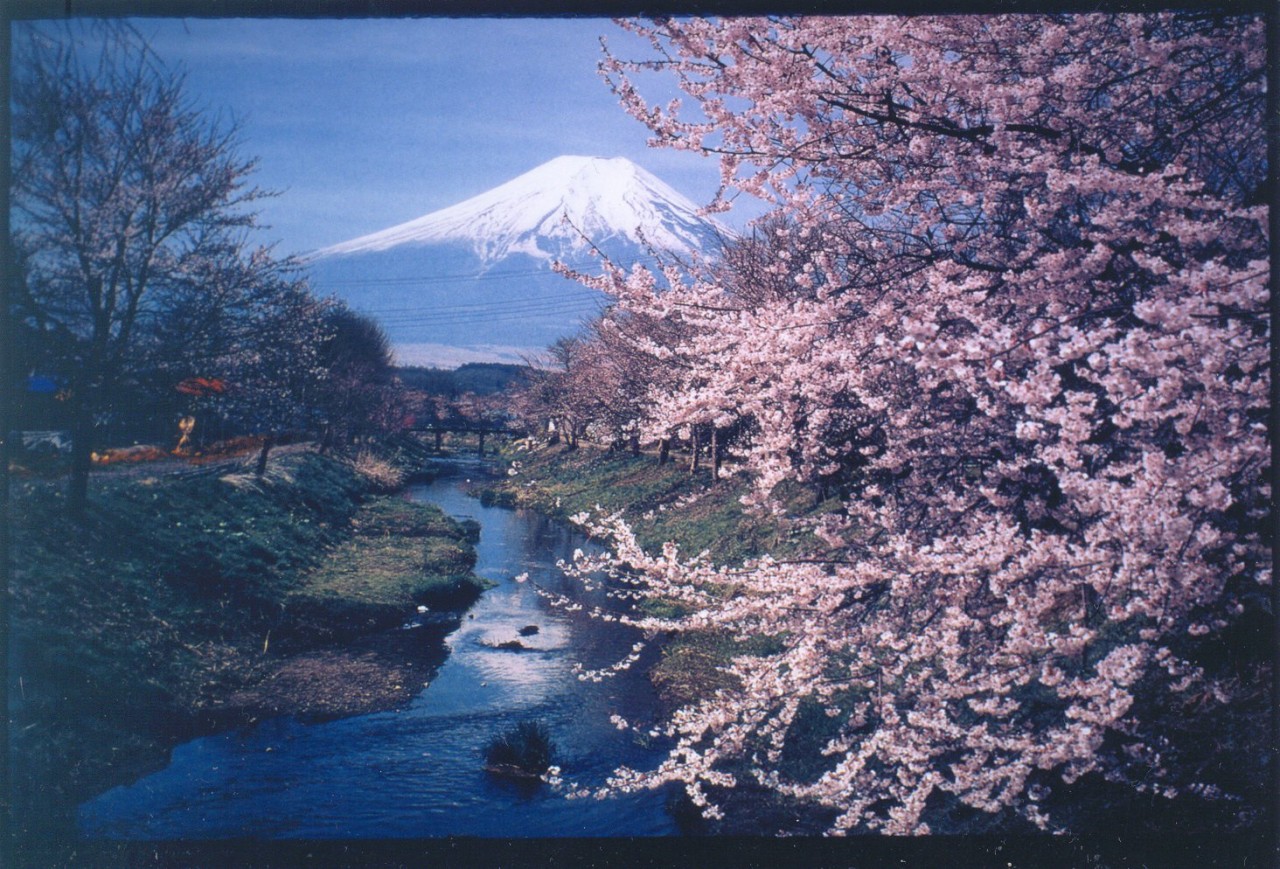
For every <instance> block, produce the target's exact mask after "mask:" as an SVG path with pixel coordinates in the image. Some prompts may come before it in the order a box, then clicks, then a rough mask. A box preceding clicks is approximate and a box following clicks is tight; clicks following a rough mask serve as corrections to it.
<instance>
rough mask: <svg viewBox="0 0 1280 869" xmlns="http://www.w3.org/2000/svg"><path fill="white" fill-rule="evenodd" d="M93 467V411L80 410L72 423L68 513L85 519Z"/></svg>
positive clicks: (85, 408)
mask: <svg viewBox="0 0 1280 869" xmlns="http://www.w3.org/2000/svg"><path fill="white" fill-rule="evenodd" d="M92 467H93V411H92V410H90V409H89V408H87V407H81V408H78V409H77V410H76V412H75V418H74V419H73V420H72V423H71V478H70V480H68V482H67V512H68V513H69V514H70V515H71V516H72V517H73V518H76V519H81V518H83V517H84V511H85V506H86V505H87V504H88V502H89V470H90V468H92Z"/></svg>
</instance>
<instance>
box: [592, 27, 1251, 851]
mask: <svg viewBox="0 0 1280 869" xmlns="http://www.w3.org/2000/svg"><path fill="white" fill-rule="evenodd" d="M623 26H624V27H626V28H627V29H628V30H630V31H631V32H632V33H635V34H638V35H639V36H641V37H643V38H644V39H646V40H647V41H648V43H649V45H650V46H651V47H652V51H653V54H652V56H651V57H649V58H644V59H640V60H629V59H622V58H618V57H615V56H614V55H612V54H608V53H606V57H605V60H604V62H603V64H602V70H603V74H604V75H605V77H606V79H607V80H608V82H609V83H610V85H611V86H612V87H613V89H614V91H615V92H616V93H617V95H618V96H619V98H620V99H621V101H622V103H623V105H624V106H625V107H626V108H627V110H628V111H630V112H631V113H632V114H633V115H634V116H635V117H636V118H638V119H639V120H641V121H642V122H644V123H645V124H647V125H648V126H649V128H650V129H651V130H652V132H653V141H654V143H655V144H657V145H660V146H664V147H671V148H677V149H684V150H691V151H696V152H701V153H706V154H712V155H715V156H716V157H717V158H718V159H719V160H720V165H721V168H722V179H723V187H722V189H721V192H720V194H719V195H718V196H717V199H716V201H715V202H714V203H713V204H712V208H713V209H714V208H727V207H728V203H729V202H730V201H731V199H732V196H733V195H735V194H737V193H743V192H745V193H747V194H751V195H754V196H758V197H761V198H764V199H766V200H768V201H770V202H773V203H775V204H776V206H777V209H778V211H777V214H776V215H774V217H773V218H772V221H773V222H772V223H771V224H769V225H768V227H767V228H766V231H764V232H762V234H761V240H760V245H759V246H758V247H757V249H756V250H755V251H742V252H741V255H740V256H739V258H738V260H737V261H734V260H733V259H732V258H731V259H730V260H729V261H728V262H727V268H728V269H729V271H730V272H731V273H732V277H731V278H727V276H726V273H725V270H724V268H721V269H720V270H719V271H718V272H717V270H715V269H705V270H692V271H691V270H680V269H676V268H674V267H672V268H669V269H667V270H666V271H665V273H664V275H663V276H662V277H663V279H662V280H657V279H655V276H654V275H653V274H651V273H649V272H648V271H647V270H645V269H636V270H633V271H631V272H629V273H624V272H623V271H621V270H619V269H612V270H609V271H607V272H606V274H605V277H604V278H602V279H601V280H600V281H598V282H597V285H598V286H600V287H602V288H605V289H607V290H608V291H609V292H611V293H612V294H613V295H614V296H615V298H616V300H617V301H616V304H617V307H618V310H619V311H620V312H623V313H629V314H631V315H634V316H637V317H646V318H655V319H672V320H678V321H679V322H680V323H681V324H682V328H683V334H684V336H685V337H684V338H682V340H681V344H680V346H678V347H675V348H672V349H670V350H669V351H667V352H670V353H671V354H673V355H678V356H679V357H680V358H681V359H682V360H685V361H686V362H687V363H688V364H690V365H691V366H692V368H691V369H690V370H688V371H686V372H684V373H683V374H682V376H681V378H680V388H679V389H678V390H677V391H675V392H669V393H666V394H659V393H655V394H653V396H652V397H653V399H654V406H653V408H652V410H651V414H652V419H653V422H652V426H653V427H655V428H656V429H661V428H663V427H671V426H677V425H686V424H688V423H691V422H694V421H702V420H705V419H707V418H712V419H722V418H724V419H727V418H729V417H734V418H750V419H751V420H752V422H753V425H754V427H755V431H754V434H753V437H752V438H751V440H750V443H749V445H747V446H746V448H745V449H744V456H743V460H744V462H745V467H746V469H747V471H748V472H749V473H750V474H751V475H752V478H753V479H754V481H755V484H756V485H755V495H753V496H752V498H751V499H750V500H751V503H752V504H753V505H755V506H758V507H759V508H761V509H768V508H770V507H771V506H773V504H772V502H771V500H770V493H771V492H772V490H773V489H774V487H775V486H777V484H778V483H780V482H782V481H784V480H801V481H807V482H812V483H816V484H817V483H821V482H822V481H823V480H837V481H838V482H839V490H840V491H841V492H842V493H843V494H844V495H845V500H844V505H843V508H842V509H841V510H839V511H838V512H834V513H831V514H828V515H825V516H822V517H821V518H820V519H818V520H816V521H815V522H814V523H813V530H814V531H815V533H816V534H817V535H818V537H819V538H820V539H821V540H822V541H823V542H824V546H825V547H826V548H825V549H824V550H822V551H817V552H814V553H813V554H812V557H811V558H808V559H805V560H802V561H790V562H784V561H779V560H776V559H773V558H769V557H764V558H760V559H757V560H753V561H750V562H748V563H746V564H742V565H731V566H718V565H713V564H708V563H705V562H704V561H702V560H700V559H698V558H693V559H689V558H686V557H683V556H682V555H681V554H680V553H679V552H678V550H677V549H676V548H675V547H674V546H667V547H666V548H665V549H664V550H663V551H662V552H661V553H656V554H655V553H647V552H645V551H643V550H642V549H641V548H640V547H639V546H638V545H637V544H636V543H635V541H634V538H633V537H632V535H631V533H630V530H629V529H628V527H627V526H626V524H625V523H624V522H623V521H622V520H621V519H620V518H618V517H603V518H599V517H597V518H595V519H593V520H586V518H585V517H583V518H584V521H589V522H590V524H591V527H593V528H594V530H595V531H596V532H597V533H599V534H601V535H604V536H607V537H609V538H610V539H612V541H613V544H614V553H613V554H612V555H611V556H608V557H606V560H607V561H609V562H610V564H608V565H605V566H609V567H612V568H615V569H617V568H619V567H625V568H627V569H629V570H631V571H633V572H634V577H635V579H634V580H633V581H634V582H635V583H636V584H637V585H638V586H640V588H641V590H643V591H644V592H645V593H647V594H650V595H655V596H658V597H661V598H666V599H674V600H678V601H680V602H682V603H684V604H685V607H686V608H687V610H688V611H689V612H690V613H692V614H691V615H688V616H686V617H682V618H670V619H659V618H633V619H632V621H634V622H635V623H636V624H638V625H640V626H641V627H643V628H645V629H647V630H650V631H684V630H702V629H706V628H709V627H714V628H717V629H721V630H728V631H730V632H732V633H733V634H734V635H736V636H740V637H747V636H767V637H772V638H774V639H775V640H776V646H777V648H778V649H779V651H777V652H776V653H774V654H763V655H761V654H756V655H742V656H740V657H737V658H735V659H734V660H733V662H732V666H731V674H732V677H733V680H732V683H733V687H731V688H726V689H723V690H720V691H717V692H716V694H715V696H710V697H707V698H705V700H703V701H702V702H700V703H697V704H694V705H692V706H689V707H687V708H684V709H681V710H679V711H678V712H676V713H675V715H674V716H673V717H672V719H671V720H670V721H669V722H668V723H667V724H666V725H664V726H662V727H661V728H659V729H660V730H665V732H666V733H667V734H668V735H669V736H670V737H671V738H673V739H674V740H675V745H674V747H673V749H672V750H671V752H670V755H669V757H668V758H667V760H666V761H664V762H663V763H662V765H661V766H660V767H659V768H658V769H656V770H652V771H636V770H629V769H622V770H619V771H618V772H617V774H616V775H615V777H614V778H613V779H612V780H611V781H610V783H609V786H608V788H606V791H618V790H623V791H625V790H630V789H634V788H640V787H656V786H659V785H661V784H664V783H667V782H681V783H683V785H684V786H685V788H686V790H687V792H688V794H689V795H690V797H691V798H692V799H693V800H694V802H695V803H696V804H698V805H700V806H703V807H704V812H705V813H706V814H708V815H709V816H716V815H718V814H719V813H720V811H721V809H720V808H719V806H718V798H717V795H718V794H723V793H725V792H726V791H727V790H728V789H732V788H733V787H734V786H735V785H740V784H743V783H746V782H750V783H752V784H753V785H755V786H758V787H764V788H768V789H771V790H773V791H776V792H778V793H780V794H783V795H786V796H789V797H793V798H796V799H800V800H803V801H808V802H810V803H813V804H816V805H820V806H824V807H827V809H828V810H829V811H830V812H832V817H833V818H834V820H833V821H832V824H831V830H830V831H831V832H833V833H845V832H849V831H860V830H877V831H885V832H890V833H920V832H926V831H928V830H929V829H931V823H933V824H935V825H936V824H937V823H938V820H939V819H940V818H943V817H945V816H946V815H947V813H948V812H954V811H957V810H959V811H969V812H971V813H974V814H976V815H978V816H981V815H982V814H983V813H987V814H988V815H990V816H999V817H1001V818H1010V817H1020V818H1022V819H1024V820H1025V821H1026V822H1028V823H1031V824H1034V825H1036V826H1038V827H1041V828H1045V829H1065V828H1070V827H1072V826H1073V825H1074V824H1076V823H1088V817H1087V815H1086V814H1083V813H1081V812H1080V811H1079V810H1078V806H1077V805H1075V804H1074V803H1073V802H1072V800H1073V795H1078V794H1079V793H1081V792H1082V791H1081V789H1082V788H1086V787H1087V786H1088V785H1089V784H1090V783H1094V784H1097V786H1098V787H1103V784H1102V783H1105V786H1106V787H1109V788H1112V789H1119V790H1121V791H1127V792H1130V793H1134V794H1147V795H1148V798H1149V797H1150V795H1157V796H1158V797H1163V798H1169V799H1173V798H1177V799H1179V800H1180V801H1181V803H1189V804H1191V805H1193V806H1198V807H1201V808H1202V809H1203V811H1204V812H1205V813H1206V816H1207V815H1208V814H1210V813H1212V812H1218V814H1217V815H1215V817H1218V818H1226V819H1227V820H1225V821H1223V823H1227V824H1237V823H1238V824H1249V823H1257V822H1258V821H1257V813H1258V812H1259V811H1260V810H1261V806H1262V803H1263V800H1264V799H1265V797H1263V796H1261V794H1264V793H1265V788H1266V784H1267V781H1268V778H1267V775H1268V774H1267V773H1266V768H1267V762H1268V761H1267V758H1268V752H1267V749H1266V733H1265V719H1266V714H1267V710H1268V709H1269V701H1268V690H1267V687H1266V686H1268V685H1269V684H1270V681H1271V678H1270V669H1269V668H1270V663H1269V658H1268V655H1267V654H1266V652H1265V649H1266V644H1267V639H1266V638H1267V637H1268V636H1269V635H1270V633H1269V632H1270V630H1271V628H1270V627H1269V626H1270V625H1272V624H1273V621H1272V613H1271V611H1270V592H1269V587H1270V584H1271V576H1270V561H1271V542H1272V541H1271V538H1270V520H1271V517H1270V511H1269V497H1270V492H1269V488H1268V482H1267V481H1268V474H1269V470H1270V466H1269V465H1270V452H1269V449H1270V448H1269V442H1268V436H1267V430H1266V418H1267V408H1268V390H1269V374H1268V341H1269V317H1268V301H1269V285H1268V269H1269V264H1268V237H1267V217H1268V215H1267V209H1266V207H1265V205H1264V203H1265V198H1264V190H1265V179H1266V150H1265V137H1264V136H1262V135H1261V134H1260V132H1259V131H1261V130H1262V129H1263V127H1264V123H1263V108H1264V79H1265V40H1264V33H1263V25H1262V23H1261V22H1260V21H1259V20H1257V19H1254V18H1240V17H1226V16H1222V15H1217V14H1209V13H1194V14H1159V15H1071V16H1053V17H1048V16H1025V15H1010V16H982V17H978V16H955V17H939V18H930V17H921V18H906V19H902V18H892V17H858V18H853V17H848V18H816V17H814V18H807V17H802V18H733V19H725V20H702V19H690V20H685V19H681V20H672V19H658V20H655V21H652V22H647V23H646V22H635V21H628V22H624V23H623ZM651 75H661V76H664V77H666V78H667V79H668V80H669V79H671V78H672V77H674V80H675V82H676V83H677V84H678V86H679V87H680V89H681V90H682V91H683V94H684V101H681V100H676V101H672V102H670V103H668V104H665V105H654V104H651V103H650V102H649V101H647V100H646V99H645V97H644V96H643V92H644V90H645V82H646V81H647V80H648V77H650V76H651ZM663 286H665V288H664V289H659V288H660V287H663ZM599 566H601V565H599V564H597V563H593V561H592V560H591V559H582V560H581V563H580V564H579V566H578V567H579V569H588V568H591V567H599ZM1250 637H1253V638H1255V645H1256V646H1260V647H1261V648H1262V650H1263V651H1261V652H1259V651H1258V650H1257V648H1256V647H1250V646H1248V645H1247V642H1246V641H1248V640H1249V639H1250ZM1258 637H1261V639H1260V640H1258V639H1257V638H1258ZM814 714H816V715H817V717H818V718H819V719H823V720H826V721H827V722H828V725H829V728H828V730H827V731H826V733H827V735H826V737H825V738H824V739H823V741H822V744H821V745H819V746H818V747H817V749H816V753H817V754H818V755H820V772H818V773H816V774H813V775H807V776H799V775H793V774H790V773H788V772H787V771H786V770H787V765H786V764H784V763H783V760H784V759H785V757H786V755H787V753H788V752H789V751H793V750H796V748H795V743H796V741H797V739H798V737H797V736H796V733H797V731H798V728H797V726H796V725H797V721H798V720H800V719H801V718H806V717H812V716H813V715H814ZM1250 726H1252V727H1253V728H1254V729H1253V730H1249V729H1248V728H1249V727H1250ZM1223 727H1231V728H1237V729H1238V730H1239V735H1240V739H1239V740H1237V742H1242V743H1243V747H1239V746H1238V745H1237V746H1236V747H1234V748H1233V747H1231V745H1229V744H1228V743H1231V742H1232V740H1222V741H1221V742H1222V744H1221V745H1219V744H1218V742H1215V740H1214V739H1213V738H1212V737H1211V735H1212V734H1214V733H1216V732H1220V730H1221V728H1223ZM1259 782H1261V785H1259ZM1193 810H1194V811H1200V809H1193ZM1076 818H1079V819H1081V820H1079V821H1077V820H1074V819H1076Z"/></svg>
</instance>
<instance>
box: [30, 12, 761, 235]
mask: <svg viewBox="0 0 1280 869" xmlns="http://www.w3.org/2000/svg"><path fill="white" fill-rule="evenodd" d="M133 23H134V24H135V26H137V28H138V30H139V31H140V32H141V33H142V34H143V35H144V36H145V37H146V38H147V39H148V40H149V41H150V42H151V44H152V47H153V48H154V50H155V51H156V53H157V54H158V55H159V56H160V57H161V58H162V59H164V60H165V61H166V63H169V64H173V65H180V66H181V67H183V68H185V70H186V72H187V76H188V86H189V90H190V93H191V95H192V96H193V97H194V98H195V100H196V101H197V104H199V105H202V106H204V107H206V108H207V109H209V110H210V111H217V112H222V113H223V115H224V117H234V118H236V119H237V120H238V121H239V123H240V125H241V129H242V139H243V147H242V150H243V152H244V153H245V154H247V155H256V156H258V157H259V158H260V160H261V162H260V166H259V170H258V171H257V173H256V174H255V181H256V183H257V184H258V185H259V186H262V187H264V188H268V189H273V190H278V191H281V195H280V196H279V197H278V198H275V199H273V200H270V201H267V202H266V203H264V204H263V205H262V207H261V212H262V215H263V219H264V221H265V222H266V223H268V224H271V229H270V230H269V231H268V232H267V234H266V236H265V239H266V240H271V241H275V242H277V243H278V248H277V250H278V252H280V253H301V252H305V251H308V250H312V249H315V248H318V247H323V246H325V245H328V244H334V243H336V242H339V241H344V240H346V239H349V238H352V237H355V236H359V235H362V234H365V233H367V232H372V231H375V230H378V229H382V228H385V227H387V226H391V225H393V224H396V223H400V222H403V221H405V220H409V219H412V218H414V217H418V216H420V215H422V214H425V213H427V212H429V211H433V210H435V209H437V208H442V207H445V206H448V205H452V204H454V203H455V202H458V201H460V200H462V199H465V198H466V197H468V196H472V195H474V194H477V193H480V192H483V191H485V190H487V189H489V188H491V187H493V186H495V185H497V184H500V183H502V182H503V181H506V180H509V179H510V178H512V177H514V176H516V175H518V174H520V173H521V172H524V171H526V170H528V169H532V168H533V167H535V166H537V165H539V164H541V163H543V162H545V161H546V160H549V159H551V158H552V157H556V156H558V155H560V154H584V155H593V156H625V157H628V158H630V159H632V160H634V161H635V162H637V163H639V164H640V165H642V166H644V167H645V168H647V169H648V170H649V171H651V172H653V173H654V174H656V175H658V176H659V177H661V178H663V179H664V180H666V181H667V182H668V183H669V184H671V185H672V186H674V187H675V188H676V189H678V190H680V191H681V192H683V193H685V194H686V195H687V196H689V197H690V198H691V199H693V200H694V201H695V202H697V203H698V204H704V203H705V202H707V201H709V200H710V198H711V196H712V195H713V193H714V191H715V187H716V183H717V179H718V168H717V166H716V164H715V162H714V161H713V160H711V159H707V158H702V157H698V156H696V155H693V154H688V153H682V152H675V151H670V150H666V149H653V148H649V147H647V146H646V141H647V139H648V131H647V130H646V129H645V128H644V127H643V125H641V124H640V123H639V122H637V121H635V120H634V119H632V118H630V117H629V116H628V115H626V114H625V113H624V112H623V111H622V109H621V108H620V107H619V106H618V105H617V102H616V100H615V98H614V97H613V95H612V94H611V93H610V92H609V90H608V88H607V87H606V86H605V84H604V83H603V81H601V80H600V78H599V77H598V75H597V74H596V71H595V67H596V62H597V61H598V59H599V58H600V46H599V37H600V36H601V35H606V36H607V38H608V39H609V42H610V45H611V46H613V47H614V48H621V47H625V46H627V45H629V44H631V43H630V40H631V39H632V37H630V36H629V35H628V34H627V33H625V32H624V31H623V30H622V29H621V28H619V27H617V26H616V25H614V24H613V23H612V22H611V21H609V20H607V19H568V18H561V19H541V18H540V19H372V20H284V19H282V20H272V19H266V20H264V19H215V20H208V19H135V20H134V22H133ZM15 29H16V28H15ZM728 222H730V223H735V224H738V225H741V221H738V220H735V219H733V217H732V216H730V219H729V221H728Z"/></svg>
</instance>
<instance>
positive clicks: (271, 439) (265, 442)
mask: <svg viewBox="0 0 1280 869" xmlns="http://www.w3.org/2000/svg"><path fill="white" fill-rule="evenodd" d="M275 442H276V437H275V435H267V436H266V437H265V438H263V439H262V452H260V453H258V469H257V471H256V472H255V473H256V474H257V476H258V479H259V480H261V479H262V478H263V477H265V476H266V475H267V453H269V452H271V448H272V447H273V446H274V445H275Z"/></svg>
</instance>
